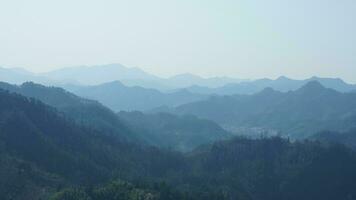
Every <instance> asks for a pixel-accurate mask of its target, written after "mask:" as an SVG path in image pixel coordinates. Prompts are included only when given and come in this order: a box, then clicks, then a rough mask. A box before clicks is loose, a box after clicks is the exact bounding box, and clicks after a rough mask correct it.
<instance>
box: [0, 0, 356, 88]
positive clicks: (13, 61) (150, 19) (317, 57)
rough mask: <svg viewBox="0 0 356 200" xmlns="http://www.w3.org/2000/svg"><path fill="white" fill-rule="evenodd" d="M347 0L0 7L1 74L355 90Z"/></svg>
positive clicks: (10, 2)
mask: <svg viewBox="0 0 356 200" xmlns="http://www.w3.org/2000/svg"><path fill="white" fill-rule="evenodd" d="M355 22H356V1H355V0H205V1H203V0H145V1H144V0H141V1H139V0H127V1H121V0H0V65H2V66H9V67H15V66H20V67H24V68H26V69H29V70H32V71H37V72H41V71H49V70H52V69H57V68H61V67H65V66H74V65H82V64H85V65H95V64H106V63H114V62H119V63H122V64H124V65H127V66H135V67H140V68H142V69H144V70H146V71H148V72H151V73H154V74H157V75H161V76H169V75H174V74H177V73H184V72H191V73H195V74H199V75H203V76H221V75H228V76H232V77H239V78H260V77H271V78H275V77H277V76H280V75H286V76H290V77H293V78H305V77H309V76H312V75H318V76H328V77H341V78H344V79H345V80H347V81H351V82H356V38H355V36H356V28H355V27H356V26H355V24H356V23H355Z"/></svg>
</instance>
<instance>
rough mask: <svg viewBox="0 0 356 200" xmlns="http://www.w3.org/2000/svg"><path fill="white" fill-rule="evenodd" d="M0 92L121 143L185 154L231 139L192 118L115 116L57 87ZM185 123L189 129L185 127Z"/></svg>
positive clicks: (16, 87)
mask: <svg viewBox="0 0 356 200" xmlns="http://www.w3.org/2000/svg"><path fill="white" fill-rule="evenodd" d="M0 89H3V90H7V91H9V92H11V93H17V94H21V95H23V96H26V97H28V98H34V99H37V100H40V101H42V102H44V103H46V104H47V105H49V106H52V107H54V108H56V109H57V110H58V111H59V112H60V113H62V114H63V115H64V116H65V117H66V118H68V119H70V120H72V121H73V122H76V123H77V124H78V125H80V126H84V127H87V128H90V129H93V130H96V131H97V132H99V133H101V134H104V135H111V136H115V137H117V138H120V139H121V140H124V141H139V142H140V143H145V144H148V145H153V146H157V147H164V148H170V149H174V150H178V151H189V150H192V149H194V148H195V147H197V146H199V145H201V144H203V143H205V144H208V143H212V142H214V141H217V140H221V139H224V138H228V137H229V136H231V135H230V134H229V133H228V132H227V131H225V130H223V129H222V128H221V127H220V126H219V125H217V124H216V123H215V122H212V121H209V120H199V119H197V118H195V117H189V116H184V117H183V116H174V115H171V114H166V115H164V114H159V115H144V114H143V113H140V112H132V113H128V112H120V113H119V114H116V113H114V112H113V111H112V110H110V109H109V108H107V107H105V106H103V105H102V104H100V103H99V102H97V101H94V100H89V99H85V98H82V97H78V96H76V95H75V94H72V93H70V92H68V91H66V90H64V89H62V88H58V87H47V86H43V85H40V84H36V83H32V82H26V83H23V84H22V85H12V84H8V83H4V82H0ZM113 97H115V96H114V95H113ZM130 98H133V97H130ZM156 100H158V99H156ZM118 102H120V99H118ZM132 102H133V101H132ZM185 123H187V125H188V124H190V125H189V126H185Z"/></svg>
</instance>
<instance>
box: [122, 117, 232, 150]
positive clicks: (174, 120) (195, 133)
mask: <svg viewBox="0 0 356 200" xmlns="http://www.w3.org/2000/svg"><path fill="white" fill-rule="evenodd" d="M118 116H119V117H120V119H122V120H124V121H125V122H126V124H128V125H129V127H130V128H131V129H132V130H135V132H136V133H138V134H139V137H140V138H142V139H143V140H144V141H145V142H146V143H148V144H151V145H155V146H158V147H161V148H166V149H167V148H168V149H173V150H177V151H183V152H187V151H191V150H193V149H194V148H196V147H198V146H199V145H203V144H210V143H213V142H215V141H219V140H223V139H228V138H230V137H231V134H230V133H228V132H227V131H225V130H224V129H222V128H221V127H220V126H219V125H217V124H216V123H215V122H212V121H209V120H202V119H198V118H196V117H194V116H176V115H172V114H168V113H158V114H144V113H142V112H138V111H136V112H119V113H118Z"/></svg>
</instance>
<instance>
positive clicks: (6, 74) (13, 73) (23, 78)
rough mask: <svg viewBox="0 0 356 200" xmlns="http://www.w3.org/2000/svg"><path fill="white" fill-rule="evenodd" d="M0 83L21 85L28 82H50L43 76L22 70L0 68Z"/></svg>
mask: <svg viewBox="0 0 356 200" xmlns="http://www.w3.org/2000/svg"><path fill="white" fill-rule="evenodd" d="M0 81H3V82H8V83H12V84H21V83H24V82H28V81H34V82H38V83H42V84H48V83H50V82H51V81H50V80H49V79H47V78H46V77H44V76H40V75H36V74H34V73H32V72H29V71H26V70H24V69H22V68H3V67H0Z"/></svg>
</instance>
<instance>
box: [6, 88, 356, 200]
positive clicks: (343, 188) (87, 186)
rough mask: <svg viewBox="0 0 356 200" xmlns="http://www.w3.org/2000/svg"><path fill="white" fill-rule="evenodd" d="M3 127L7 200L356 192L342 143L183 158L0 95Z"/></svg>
mask: <svg viewBox="0 0 356 200" xmlns="http://www.w3.org/2000/svg"><path fill="white" fill-rule="evenodd" d="M0 130H1V131H0V141H1V142H0V160H1V162H0V175H1V179H0V198H1V199H4V200H10V199H11V200H21V199H49V200H68V199H69V200H81V199H85V200H88V199H92V200H100V199H125V200H137V199H151V200H182V199H188V200H206V199H211V200H225V199H226V200H228V199H241V200H282V199H291V200H298V199H306V200H324V199H330V200H335V199H342V200H347V199H350V198H349V197H353V196H355V195H356V190H355V188H356V182H355V178H356V172H355V167H356V155H355V153H354V152H352V151H351V150H350V149H348V148H346V147H343V146H338V145H330V146H325V145H323V144H321V143H318V142H308V141H305V142H303V141H301V142H297V143H292V142H290V141H288V140H286V139H282V138H264V139H257V140H251V139H246V138H234V139H231V140H227V141H221V142H215V143H214V144H208V145H204V146H201V147H199V148H197V149H196V150H194V151H192V152H189V153H185V154H182V153H178V152H173V151H169V150H164V149H158V148H154V147H150V146H145V145H140V144H138V143H132V142H129V141H122V140H120V139H119V138H117V137H116V136H115V135H106V134H102V133H100V132H98V131H97V130H93V129H90V128H87V127H82V126H79V125H78V124H77V123H73V122H72V121H71V120H69V119H66V118H65V116H63V115H62V114H61V113H59V112H58V111H56V109H55V108H53V107H50V106H48V105H46V104H44V103H42V102H41V101H39V100H36V99H33V98H32V99H31V98H27V97H24V96H22V95H19V94H16V93H10V92H8V91H5V90H2V89H0ZM112 180H116V181H113V182H112ZM123 180H124V181H123ZM330 180H332V181H330ZM125 181H130V182H133V183H134V184H130V183H127V182H125ZM330 188H331V189H330ZM321 191H322V192H321Z"/></svg>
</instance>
